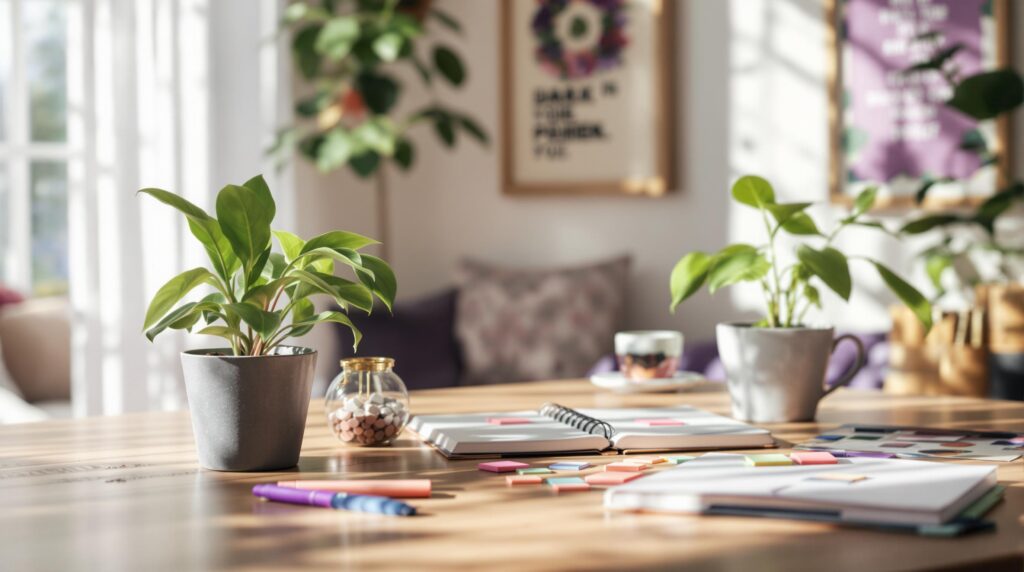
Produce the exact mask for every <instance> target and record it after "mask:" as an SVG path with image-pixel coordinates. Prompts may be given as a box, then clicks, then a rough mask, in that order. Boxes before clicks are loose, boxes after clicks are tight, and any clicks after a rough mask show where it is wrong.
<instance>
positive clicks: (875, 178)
mask: <svg viewBox="0 0 1024 572" xmlns="http://www.w3.org/2000/svg"><path fill="white" fill-rule="evenodd" d="M1007 10H1008V6H1007V2H1006V0H833V2H832V4H831V9H830V10H829V20H830V22H831V23H832V28H831V30H832V32H833V37H832V42H833V44H834V51H833V63H834V69H833V74H832V77H831V78H830V91H831V97H832V106H831V118H830V123H831V137H832V141H831V156H832V158H831V160H832V170H831V177H830V179H831V181H830V182H831V185H832V197H833V201H834V202H840V203H848V202H850V201H852V200H853V197H855V196H856V195H857V193H859V192H860V191H861V190H863V189H864V188H865V187H867V186H871V185H877V186H878V187H879V190H880V192H879V200H878V202H877V203H876V204H878V205H879V206H882V207H887V206H888V207H893V206H897V207H898V206H909V205H913V204H914V196H915V194H916V193H917V191H918V190H919V189H920V188H921V187H922V186H923V185H925V184H929V183H930V184H931V189H930V191H929V194H928V198H927V200H926V201H925V204H924V206H925V207H947V206H955V205H958V204H969V203H972V202H975V201H977V200H980V199H982V198H983V197H985V196H987V195H991V194H992V193H993V192H994V191H995V190H996V189H997V188H999V184H1000V180H1001V179H1002V178H1003V177H1004V176H1005V174H1006V173H1005V169H1006V168H1007V165H1008V155H1009V153H1008V152H1006V151H1007V147H1008V142H1009V139H1010V138H1009V123H1008V122H1006V121H1005V120H1004V121H998V122H997V121H987V122H980V123H979V122H977V121H975V120H973V119H971V118H969V117H967V116H966V115H963V114H961V113H960V112H958V111H956V110H954V109H952V108H950V107H948V106H946V105H945V102H946V101H947V100H948V99H949V98H950V97H951V95H952V91H953V88H952V86H953V83H954V82H955V81H957V79H958V78H963V77H966V76H969V75H973V74H975V73H978V72H981V71H984V70H990V69H995V68H998V67H1002V66H1004V65H1006V63H1007V59H1008V57H1007V35H1006V26H1007V22H1008V17H1007ZM945 50H954V53H953V55H952V56H951V57H950V58H949V59H948V60H947V61H946V65H945V67H944V68H943V70H942V71H939V70H927V71H921V72H916V73H906V71H905V70H907V69H908V68H911V67H912V66H914V65H916V64H920V63H921V62H925V61H927V60H929V59H931V58H934V57H935V56H936V54H939V53H942V52H943V51H945ZM979 140H980V141H984V143H985V147H986V149H988V150H990V151H991V152H992V156H994V157H998V160H985V158H984V157H983V156H982V154H979V152H978V151H977V150H976V149H973V148H971V147H972V145H970V142H976V141H979ZM974 147H977V145H974Z"/></svg>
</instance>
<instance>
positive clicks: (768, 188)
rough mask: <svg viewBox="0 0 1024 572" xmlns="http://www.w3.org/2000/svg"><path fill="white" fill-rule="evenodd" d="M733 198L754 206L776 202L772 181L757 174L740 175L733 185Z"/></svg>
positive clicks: (760, 206) (758, 206) (759, 206)
mask: <svg viewBox="0 0 1024 572" xmlns="http://www.w3.org/2000/svg"><path fill="white" fill-rule="evenodd" d="M732 198H734V199H736V201H737V202H740V203H742V204H745V205H747V206H751V207H754V208H758V209H759V208H762V207H763V206H765V205H770V204H773V203H775V189H773V188H772V185H771V183H769V182H768V181H767V180H765V179H764V178H762V177H758V176H756V175H746V176H744V177H740V178H739V180H737V181H736V182H735V183H734V184H733V186H732Z"/></svg>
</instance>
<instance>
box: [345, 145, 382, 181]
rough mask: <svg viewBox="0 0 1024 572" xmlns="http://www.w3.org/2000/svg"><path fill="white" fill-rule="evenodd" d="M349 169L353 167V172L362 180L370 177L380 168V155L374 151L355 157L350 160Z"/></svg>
mask: <svg viewBox="0 0 1024 572" xmlns="http://www.w3.org/2000/svg"><path fill="white" fill-rule="evenodd" d="M348 165H349V167H352V171H354V172H355V174H356V175H359V176H360V177H362V178H364V179H365V178H366V177H369V176H370V175H372V174H373V173H374V172H375V171H376V170H377V167H379V166H380V155H378V154H377V153H376V152H374V151H366V152H365V153H360V154H358V155H353V156H352V157H350V158H349V160H348Z"/></svg>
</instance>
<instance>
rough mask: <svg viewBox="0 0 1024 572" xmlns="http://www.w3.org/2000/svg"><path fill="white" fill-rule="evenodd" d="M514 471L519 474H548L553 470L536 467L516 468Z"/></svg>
mask: <svg viewBox="0 0 1024 572" xmlns="http://www.w3.org/2000/svg"><path fill="white" fill-rule="evenodd" d="M516 472H517V473H519V474H520V475H550V474H551V473H553V472H554V471H552V470H551V469H545V468H543V467H537V468H535V469H516Z"/></svg>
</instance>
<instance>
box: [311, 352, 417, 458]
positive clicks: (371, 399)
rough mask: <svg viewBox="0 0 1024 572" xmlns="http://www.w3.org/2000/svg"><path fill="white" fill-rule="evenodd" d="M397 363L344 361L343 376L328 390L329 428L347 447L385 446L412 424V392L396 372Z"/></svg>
mask: <svg viewBox="0 0 1024 572" xmlns="http://www.w3.org/2000/svg"><path fill="white" fill-rule="evenodd" d="M394 367H395V360H393V359H391V358H384V357H363V358H349V359H343V360H341V373H339V374H338V377H335V378H334V381H332V382H331V385H330V387H328V388H327V396H326V403H325V405H326V409H327V426H328V427H329V428H330V429H331V431H332V432H333V433H334V435H335V436H336V437H337V438H338V439H340V440H341V442H342V443H345V444H346V445H356V446H360V447H363V446H383V445H390V444H391V442H392V441H394V440H395V439H396V438H397V437H398V435H399V433H401V432H402V429H404V428H405V424H406V423H407V422H408V421H409V392H408V391H407V390H406V389H405V383H403V382H402V378H400V377H398V375H397V374H396V373H395V372H394V371H392V370H393V368H394Z"/></svg>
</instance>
